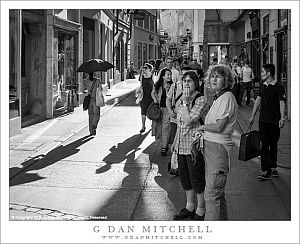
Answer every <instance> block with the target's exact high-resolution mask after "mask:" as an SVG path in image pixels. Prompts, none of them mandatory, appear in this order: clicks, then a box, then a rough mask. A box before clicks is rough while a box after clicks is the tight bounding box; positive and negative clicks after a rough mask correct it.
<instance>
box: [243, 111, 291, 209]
mask: <svg viewBox="0 0 300 244" xmlns="http://www.w3.org/2000/svg"><path fill="white" fill-rule="evenodd" d="M252 108H253V107H251V106H250V107H249V106H245V105H244V106H240V107H239V109H238V118H237V122H238V123H237V124H238V125H239V127H240V129H241V132H242V133H246V131H247V130H248V128H249V118H250V116H251V113H252ZM258 117H259V113H257V114H256V117H255V122H254V124H253V126H252V130H258ZM252 161H255V162H256V163H257V164H258V165H259V167H260V160H259V158H258V159H256V160H255V159H254V160H252ZM277 165H278V172H279V177H278V179H276V180H274V179H273V180H271V184H272V186H273V188H274V191H275V192H276V193H277V195H278V196H279V198H280V200H281V201H282V203H283V204H284V206H285V208H286V209H287V211H288V212H289V213H290V214H291V121H289V120H287V121H286V122H285V125H284V127H283V128H282V129H281V131H280V139H279V142H278V157H277Z"/></svg>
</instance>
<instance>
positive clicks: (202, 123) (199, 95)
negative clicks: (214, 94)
mask: <svg viewBox="0 0 300 244" xmlns="http://www.w3.org/2000/svg"><path fill="white" fill-rule="evenodd" d="M181 95H182V94H181ZM198 97H201V93H200V92H199V93H198V94H197V95H196V96H195V97H194V99H193V101H192V108H193V107H194V106H195V103H196V100H197V98H198ZM199 122H200V124H201V125H204V121H203V119H202V118H200V119H199Z"/></svg>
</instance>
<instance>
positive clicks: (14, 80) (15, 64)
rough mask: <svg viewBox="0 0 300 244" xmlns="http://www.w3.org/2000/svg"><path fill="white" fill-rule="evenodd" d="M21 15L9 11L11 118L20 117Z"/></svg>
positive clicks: (14, 11)
mask: <svg viewBox="0 0 300 244" xmlns="http://www.w3.org/2000/svg"><path fill="white" fill-rule="evenodd" d="M18 23H19V15H18V10H10V11H9V118H10V119H12V118H16V117H19V116H20V109H19V95H18V92H19V90H18V89H19V88H18V87H19V86H18V84H20V83H19V78H20V77H19V75H20V74H19V72H18V70H19V68H20V56H19V55H20V50H19V48H18V44H19V40H20V33H19V24H18Z"/></svg>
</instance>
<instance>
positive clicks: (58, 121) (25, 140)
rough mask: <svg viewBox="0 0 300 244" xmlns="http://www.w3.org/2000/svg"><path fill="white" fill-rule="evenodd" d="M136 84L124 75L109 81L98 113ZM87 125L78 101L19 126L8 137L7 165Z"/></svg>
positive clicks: (42, 150) (39, 152)
mask: <svg viewBox="0 0 300 244" xmlns="http://www.w3.org/2000/svg"><path fill="white" fill-rule="evenodd" d="M138 85H139V81H138V80H137V79H128V80H125V81H122V82H119V83H117V84H115V85H113V86H112V87H111V89H109V90H108V91H107V94H106V95H105V96H104V99H105V104H106V105H105V106H104V107H102V108H101V112H100V113H101V115H100V117H102V116H103V114H105V113H106V112H107V111H109V110H110V109H111V108H113V107H114V106H115V105H116V104H118V102H119V101H121V100H122V99H123V98H124V97H126V96H127V95H128V94H130V93H131V92H132V91H134V90H135V89H136V88H137V86H138ZM87 126H88V113H87V111H83V109H82V105H80V106H79V107H76V108H74V112H72V113H68V114H64V115H62V116H59V117H57V118H54V119H49V120H46V121H43V122H41V123H37V124H34V125H31V126H28V127H25V128H23V129H22V130H21V134H18V135H16V136H13V137H11V138H10V140H9V142H10V145H9V157H10V159H9V163H10V165H9V166H10V167H15V166H17V165H19V164H21V163H22V162H24V161H26V160H28V159H32V160H31V161H32V163H34V162H35V160H38V159H39V158H40V157H43V156H44V155H46V154H47V153H48V152H50V151H51V150H52V149H54V148H56V147H58V146H60V145H61V144H62V143H63V142H65V141H66V140H67V139H69V138H70V137H72V136H74V135H75V134H76V133H77V132H79V131H80V130H82V129H83V128H85V127H87ZM32 163H30V164H28V165H27V167H29V166H30V165H31V164H32ZM23 170H24V168H19V170H18V171H15V172H14V174H13V175H10V178H12V177H13V176H15V175H16V174H18V173H19V172H21V171H23Z"/></svg>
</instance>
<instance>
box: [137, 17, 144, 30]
mask: <svg viewBox="0 0 300 244" xmlns="http://www.w3.org/2000/svg"><path fill="white" fill-rule="evenodd" d="M137 26H138V27H141V28H144V21H143V20H141V19H139V20H137Z"/></svg>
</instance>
